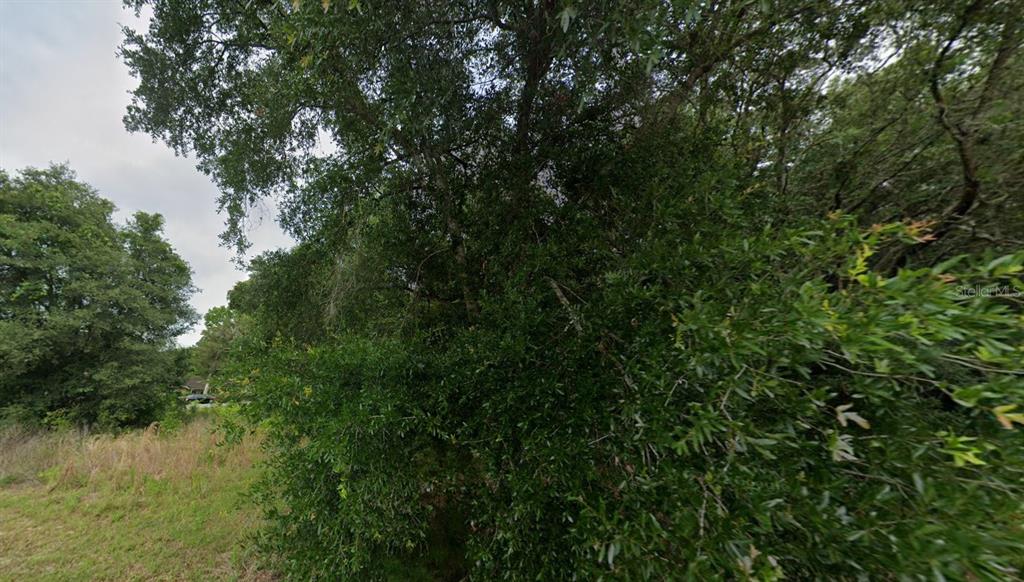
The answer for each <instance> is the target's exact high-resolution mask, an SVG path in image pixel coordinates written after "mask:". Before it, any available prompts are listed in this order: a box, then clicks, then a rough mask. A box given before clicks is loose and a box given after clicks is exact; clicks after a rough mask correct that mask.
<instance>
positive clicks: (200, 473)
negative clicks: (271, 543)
mask: <svg viewBox="0 0 1024 582" xmlns="http://www.w3.org/2000/svg"><path fill="white" fill-rule="evenodd" d="M219 442H220V439H219V437H218V435H217V433H216V432H215V431H214V430H213V424H212V422H211V421H210V420H209V419H208V418H205V417H204V418H199V419H197V420H194V421H192V422H190V423H188V424H186V425H184V426H183V427H181V428H180V429H178V430H175V431H172V432H170V433H169V434H168V433H165V434H160V433H159V430H158V429H157V428H156V427H151V428H150V429H147V430H144V431H135V432H130V433H126V434H122V435H118V436H110V435H95V436H93V435H81V434H76V433H72V432H64V433H52V432H51V433H39V432H31V431H25V430H21V429H17V428H9V429H6V430H5V431H3V432H0V580H2V581H7V580H11V581H14V580H18V581H21V580H83V581H84V580H89V581H92V580H117V581H122V580H147V581H148V580H203V581H206V580H246V581H253V580H260V581H263V580H272V579H273V577H272V576H271V575H269V574H268V573H266V572H261V571H260V570H259V568H258V562H257V561H256V559H255V556H254V555H253V554H252V552H251V551H249V550H248V549H247V544H246V535H245V534H246V533H247V532H250V531H252V529H253V528H254V527H255V526H256V525H258V523H257V522H258V517H257V513H256V510H255V509H254V508H253V507H252V506H251V505H250V504H249V503H248V502H247V499H246V496H245V492H246V491H247V489H248V487H249V485H250V484H251V483H252V481H253V480H254V479H255V477H256V469H254V467H253V463H254V461H255V460H256V458H257V457H258V454H259V447H258V443H257V442H255V439H254V438H252V437H248V438H246V439H245V440H243V441H242V442H241V443H239V444H237V445H233V446H230V447H227V446H220V445H219Z"/></svg>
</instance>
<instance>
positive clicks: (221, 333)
mask: <svg viewBox="0 0 1024 582" xmlns="http://www.w3.org/2000/svg"><path fill="white" fill-rule="evenodd" d="M203 323H204V326H203V334H202V336H201V337H200V338H199V341H198V342H197V343H196V345H195V346H194V347H193V348H192V351H191V363H192V371H193V373H195V374H198V375H199V376H200V377H202V378H203V379H204V380H205V381H206V382H208V383H210V384H211V385H212V386H214V387H216V388H218V389H219V390H220V391H221V393H220V394H218V396H225V395H226V393H225V391H227V390H230V387H229V386H227V385H226V384H225V377H224V376H225V374H226V373H227V368H228V364H229V363H230V362H231V356H232V350H234V349H236V348H237V347H238V343H239V342H240V341H241V340H242V339H243V336H244V335H245V334H246V333H247V332H248V330H249V327H250V325H251V323H250V317H249V316H247V315H245V314H242V313H239V312H238V311H235V310H233V309H231V308H230V307H226V306H220V307H213V308H210V310H209V311H207V312H206V314H205V315H204V316H203Z"/></svg>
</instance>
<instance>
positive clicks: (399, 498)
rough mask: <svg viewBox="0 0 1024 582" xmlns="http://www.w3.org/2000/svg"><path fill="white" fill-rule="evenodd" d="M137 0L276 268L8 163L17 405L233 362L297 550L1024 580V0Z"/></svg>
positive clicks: (141, 52)
mask: <svg viewBox="0 0 1024 582" xmlns="http://www.w3.org/2000/svg"><path fill="white" fill-rule="evenodd" d="M125 4H126V6H128V7H129V8H130V9H132V10H134V11H135V13H136V14H148V15H150V18H149V20H148V24H147V26H146V27H144V28H133V27H131V26H125V27H124V28H123V43H122V44H121V46H120V47H119V49H118V53H117V54H118V57H119V58H120V59H121V61H122V62H123V63H124V64H125V65H126V66H127V68H128V69H129V70H130V71H131V73H132V76H133V77H134V78H135V81H136V83H135V86H134V88H133V90H132V92H131V104H130V105H129V107H128V109H127V111H126V112H125V115H124V120H123V121H124V125H125V127H126V128H127V129H128V130H130V131H132V132H138V133H141V134H144V135H146V136H150V137H152V138H153V139H155V140H158V141H160V142H162V143H164V144H166V145H167V146H169V147H170V148H173V150H174V151H175V152H176V153H177V154H179V155H182V156H191V157H192V158H194V159H195V160H196V161H197V164H198V167H199V169H200V170H201V171H202V172H204V173H205V174H207V175H209V176H210V177H211V178H212V179H213V181H214V183H215V184H216V186H217V188H218V190H219V192H220V194H219V198H218V200H217V204H218V207H219V209H220V211H221V213H222V214H223V217H224V220H225V223H224V229H223V232H222V234H221V235H220V240H221V241H222V244H223V245H225V246H227V247H229V248H231V249H232V250H233V252H234V253H235V256H236V260H237V261H239V262H241V263H243V264H244V265H245V267H246V269H247V278H246V279H245V280H243V281H241V282H239V283H237V284H236V285H235V286H234V287H233V288H232V289H231V291H230V292H229V293H228V296H227V303H226V304H225V305H223V306H221V307H217V308H214V309H211V310H209V311H207V313H206V314H205V320H204V328H203V334H202V338H201V339H200V340H199V342H198V344H197V345H196V346H195V347H194V348H189V349H183V348H176V347H175V343H174V338H175V337H177V336H179V335H180V334H181V333H183V331H184V330H185V329H188V328H189V327H190V326H191V325H192V324H193V323H195V322H196V321H197V320H198V319H199V316H198V314H197V313H196V312H195V310H194V309H193V308H192V307H191V306H190V305H189V303H188V301H189V297H190V295H191V293H192V292H193V290H194V286H193V283H192V280H191V278H190V273H191V271H190V269H189V266H188V264H187V263H186V262H185V261H184V260H182V259H181V258H180V257H179V256H178V255H176V254H175V252H174V250H173V247H172V241H168V240H167V239H166V238H165V237H164V236H163V235H162V230H161V229H162V227H163V219H162V218H161V217H160V216H159V215H154V214H147V213H138V214H136V215H135V217H134V218H132V219H131V220H130V221H128V223H127V224H124V225H119V224H116V223H115V222H113V221H112V219H111V212H112V205H111V204H110V203H109V202H107V201H105V200H104V199H103V198H102V197H101V194H99V193H97V192H95V191H94V190H92V189H91V188H90V187H89V186H87V185H85V184H84V183H83V182H81V181H79V180H78V179H77V178H76V177H75V175H74V174H73V172H71V170H70V169H69V168H68V167H66V166H54V167H51V168H50V169H47V170H32V169H27V170H23V171H21V172H13V171H11V172H10V173H3V174H0V364H2V368H3V375H2V377H0V397H2V401H0V416H2V417H4V418H12V419H17V422H20V423H29V422H35V423H37V424H38V423H41V424H42V425H45V426H50V427H53V426H57V425H61V424H62V423H63V424H64V425H67V426H79V425H82V424H83V423H84V424H87V425H89V426H92V427H95V429H96V430H101V431H114V432H117V431H119V430H125V429H126V428H128V427H144V426H147V425H149V424H150V423H152V422H154V421H160V420H161V419H164V418H177V416H180V415H181V414H182V412H181V410H180V408H181V403H180V398H175V394H174V392H173V391H172V390H171V389H170V388H169V387H170V386H172V385H175V383H176V382H177V383H180V382H181V381H182V380H183V378H185V377H186V376H188V375H195V376H199V377H202V378H203V379H204V381H206V382H208V383H209V385H210V386H211V387H212V388H213V390H214V393H215V394H217V397H218V399H219V401H221V402H223V403H226V404H219V405H218V406H228V404H230V407H231V412H230V413H221V414H217V416H218V423H219V426H220V428H219V429H218V430H220V431H222V432H223V434H224V438H225V440H226V444H225V445H224V446H231V443H232V442H234V443H243V442H245V443H251V439H252V438H256V437H258V439H259V442H260V443H261V444H260V448H261V451H262V453H261V457H260V461H259V466H260V471H259V478H258V479H254V483H253V484H252V486H251V490H250V492H251V496H252V499H253V503H254V504H255V506H256V507H257V508H258V510H259V513H260V517H259V519H258V527H255V528H254V530H255V533H254V535H253V540H252V544H253V548H254V549H253V551H254V552H258V554H259V555H260V556H262V558H261V560H263V562H261V563H262V564H263V567H265V568H266V570H267V571H268V572H273V576H274V579H276V578H277V577H280V578H281V579H289V580H361V579H367V580H452V581H455V580H713V579H738V580H747V579H754V580H781V579H793V580H832V579H836V580H871V579H881V580H894V579H899V580H925V579H933V580H1016V579H1020V578H1021V577H1022V576H1024V436H1022V434H1024V279H1022V277H1024V53H1022V50H1021V45H1022V44H1024V3H1022V2H1021V1H1020V0H948V1H943V2H935V1H923V0H787V1H781V0H735V1H734V0H678V1H676V0H671V1H669V0H630V1H625V2H617V1H616V2H612V1H608V0H593V1H590V2H583V1H579V0H517V1H505V0H458V1H451V0H436V1H433V2H417V3H412V2H403V3H399V2H373V1H369V0H350V1H348V2H341V1H340V0H334V1H332V0H315V1H314V0H249V1H246V2H241V1H238V0H126V2H125ZM72 167H73V160H72ZM268 203H270V204H272V205H273V207H274V208H276V209H277V214H276V220H277V222H278V224H280V226H281V228H282V229H284V231H285V232H287V233H288V234H289V235H290V236H291V237H292V238H293V239H294V240H295V241H296V243H295V245H294V246H292V247H291V248H287V249H278V250H272V251H267V252H263V253H260V254H258V255H255V256H251V255H247V251H248V250H249V249H250V247H251V240H250V238H249V233H250V232H251V230H250V227H251V224H252V222H253V221H254V220H255V219H256V217H257V215H258V212H259V209H260V208H263V207H264V206H265V205H266V204H268ZM176 415H177V416H176ZM9 422H15V421H9ZM247 439H250V440H247ZM236 446H251V444H250V445H244V444H243V445H236ZM0 563H2V562H0Z"/></svg>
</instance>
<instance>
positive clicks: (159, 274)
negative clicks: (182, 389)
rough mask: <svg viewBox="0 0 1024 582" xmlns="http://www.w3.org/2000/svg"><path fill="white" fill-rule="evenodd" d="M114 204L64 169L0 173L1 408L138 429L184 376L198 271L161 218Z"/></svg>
mask: <svg viewBox="0 0 1024 582" xmlns="http://www.w3.org/2000/svg"><path fill="white" fill-rule="evenodd" d="M113 211H114V205H113V204H112V203H111V202H109V201H108V200H105V199H103V198H101V197H100V196H99V195H98V194H97V193H96V192H95V191H94V190H93V189H92V188H90V187H89V186H87V185H86V184H83V183H82V182H80V181H78V180H77V179H76V178H75V176H74V174H73V173H72V172H71V170H69V169H68V168H66V167H63V166H54V167H51V168H49V169H45V170H36V169H26V170H23V171H21V172H20V173H19V174H15V175H11V174H8V173H6V172H0V369H2V370H3V373H2V374H0V412H4V413H7V414H18V415H24V416H29V417H33V418H37V419H45V420H46V421H48V422H51V423H61V422H67V423H90V424H93V423H95V424H98V425H101V426H103V427H118V426H125V425H137V424H143V423H147V422H150V421H152V420H155V419H156V418H157V416H158V414H159V413H160V411H161V409H162V407H163V406H164V405H165V404H166V403H167V400H168V398H170V397H171V394H172V393H171V388H172V387H173V386H174V385H175V384H176V383H177V382H179V381H180V378H181V376H182V374H183V373H184V372H185V371H186V367H187V362H186V361H183V358H181V357H179V356H178V354H177V353H176V352H175V350H174V349H173V348H174V337H175V336H177V335H179V334H181V333H182V332H183V331H185V330H187V329H188V328H189V327H190V326H191V324H192V323H193V322H194V320H195V313H194V312H193V310H192V309H191V307H190V306H189V304H188V299H189V296H190V295H191V294H192V292H193V291H194V288H193V286H192V278H191V277H192V274H191V270H190V269H189V266H188V264H186V263H185V262H184V261H183V260H182V259H181V258H180V257H179V256H178V255H177V254H176V253H175V252H174V250H173V249H172V248H171V246H170V244H168V242H167V241H166V240H164V239H163V237H162V233H161V231H162V228H163V218H162V217H161V216H160V215H158V214H147V213H145V212H138V213H136V214H135V215H134V216H133V217H132V218H131V219H130V220H129V221H128V223H127V224H125V225H124V226H119V225H117V224H115V223H114V222H113V221H112V218H111V214H112V213H113Z"/></svg>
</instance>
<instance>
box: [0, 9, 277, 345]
mask: <svg viewBox="0 0 1024 582" xmlns="http://www.w3.org/2000/svg"><path fill="white" fill-rule="evenodd" d="M121 24H126V25H129V26H132V27H133V28H137V29H138V28H140V27H141V23H140V22H139V21H138V20H137V19H136V18H135V15H134V14H133V13H132V12H131V11H126V10H123V9H122V8H121V3H120V1H119V0H28V1H26V0H0V167H2V168H3V169H5V170H7V171H9V172H11V171H15V170H18V169H21V168H23V167H25V166H34V167H41V166H46V165H49V164H50V162H68V163H69V164H70V165H71V168H72V169H74V170H75V171H76V172H77V173H78V177H79V178H80V179H81V180H83V181H84V182H87V183H88V184H90V185H92V186H93V187H94V188H96V189H97V190H98V191H99V193H100V194H101V195H102V196H104V197H105V198H108V199H110V200H112V201H113V202H114V203H115V204H117V207H118V218H119V219H120V220H122V221H123V220H124V218H126V217H127V216H130V215H131V214H132V213H133V212H135V211H136V210H145V211H147V212H159V213H161V214H163V215H164V218H165V219H166V223H167V225H166V227H165V233H166V236H167V238H168V239H169V240H170V242H171V244H172V245H174V248H175V249H176V250H177V251H178V254H180V255H181V256H182V257H183V258H184V259H185V260H186V261H188V262H189V264H190V265H192V269H193V271H194V272H195V275H194V281H195V284H196V285H197V286H198V287H199V288H200V289H201V290H200V291H199V293H197V294H196V295H195V297H193V300H192V304H193V305H194V306H195V308H196V310H197V311H199V312H200V313H204V312H205V311H206V310H207V309H209V308H210V307H213V306H215V305H223V304H224V303H225V302H226V294H227V291H228V289H230V288H231V286H232V285H234V284H235V282H236V281H238V280H240V279H243V278H245V273H244V272H243V271H240V270H238V269H237V268H236V267H235V265H234V264H233V263H231V262H230V259H231V257H232V251H229V250H228V249H225V248H222V247H220V246H218V244H219V241H218V238H217V235H218V234H219V233H220V232H221V230H222V227H223V217H222V216H220V215H218V214H217V208H216V198H217V188H216V187H215V186H214V185H213V183H212V182H211V181H210V179H209V178H207V177H206V176H205V175H203V174H202V173H200V172H199V171H198V170H196V169H195V161H194V160H191V159H184V158H177V157H175V156H174V152H172V151H171V150H170V149H169V148H167V147H166V146H164V145H163V144H162V143H153V141H152V139H151V138H150V137H149V136H148V135H144V134H130V133H128V132H127V131H126V130H125V129H124V125H123V124H122V122H121V118H122V116H123V115H124V112H125V108H126V106H127V105H128V100H129V96H128V91H129V90H130V89H131V88H133V87H134V86H135V80H134V79H132V78H131V76H129V74H128V70H127V68H126V67H125V66H124V65H123V64H122V63H121V62H120V61H119V60H118V58H117V56H116V55H115V51H116V49H117V46H118V44H120V41H121V30H120V25H121ZM263 214H264V217H263V220H262V223H261V225H260V226H258V227H257V228H255V229H254V230H253V231H252V233H251V237H252V241H253V243H254V245H253V248H252V249H251V250H250V251H249V256H252V255H253V254H256V253H258V252H260V251H263V250H266V249H271V248H276V247H281V246H290V244H291V241H290V240H289V239H288V237H287V236H286V235H285V234H283V233H282V232H281V230H280V229H279V228H278V227H277V224H276V223H275V222H274V219H273V209H272V208H267V209H265V211H264V213H263ZM201 331H202V324H199V325H197V326H196V328H195V329H193V330H192V332H190V333H188V334H186V335H183V336H181V337H180V338H178V341H179V343H181V344H182V345H192V344H193V343H195V341H196V340H197V339H198V338H199V334H200V333H201Z"/></svg>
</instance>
